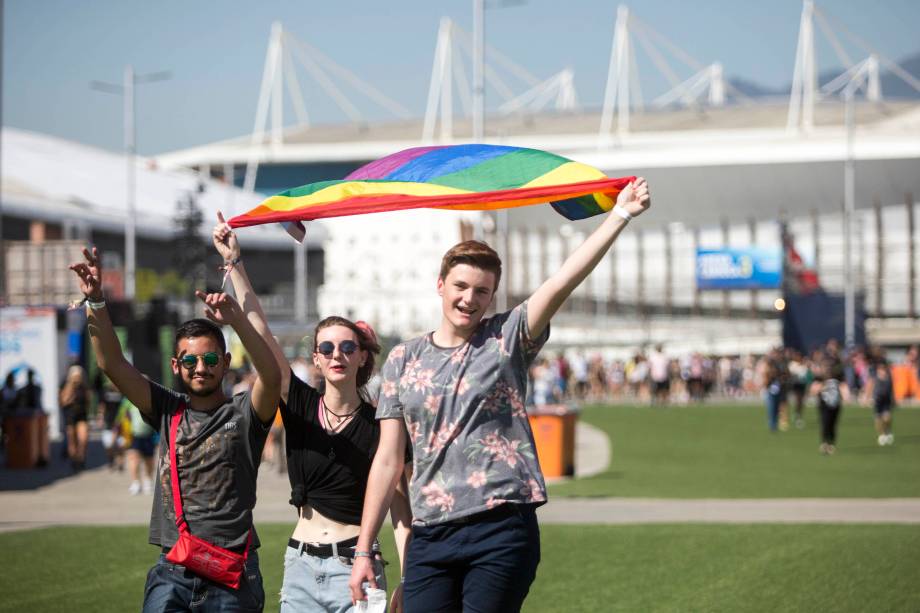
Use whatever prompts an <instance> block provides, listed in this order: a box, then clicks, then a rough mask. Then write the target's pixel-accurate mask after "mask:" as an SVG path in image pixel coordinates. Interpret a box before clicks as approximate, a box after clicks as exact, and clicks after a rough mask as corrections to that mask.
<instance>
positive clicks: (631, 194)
mask: <svg viewBox="0 0 920 613" xmlns="http://www.w3.org/2000/svg"><path fill="white" fill-rule="evenodd" d="M617 204H618V205H619V206H621V207H623V208H624V209H626V212H627V213H629V214H630V215H632V216H633V217H635V216H637V215H641V214H642V213H644V212H645V210H646V209H648V207H650V206H651V204H652V198H651V196H650V195H649V193H648V182H647V181H646V180H645V179H644V178H643V177H638V178H637V179H636V180H635V181H633V182H632V183H630V184H629V185H627V186H626V188H625V189H623V191H621V192H620V193H619V195H618V196H617Z"/></svg>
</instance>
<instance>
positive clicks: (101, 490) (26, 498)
mask: <svg viewBox="0 0 920 613" xmlns="http://www.w3.org/2000/svg"><path fill="white" fill-rule="evenodd" d="M577 437H578V445H577V453H576V466H577V475H578V476H588V475H590V474H595V473H597V472H600V471H602V470H604V468H606V467H607V465H608V464H609V461H610V457H611V450H610V447H609V442H608V439H607V437H606V436H605V435H604V434H603V432H600V431H597V430H595V429H593V428H591V427H590V426H587V425H585V424H579V428H578V431H577ZM100 454H101V449H100V448H98V446H97V447H94V449H93V453H92V454H91V458H90V459H91V462H90V465H95V466H96V468H92V469H89V470H85V471H83V472H81V473H79V474H77V475H72V476H71V475H69V471H68V469H67V468H66V467H64V466H63V464H62V461H61V460H57V461H56V462H53V463H52V464H53V465H52V466H51V467H49V468H46V469H37V470H34V471H10V470H7V469H0V531H5V530H21V529H28V528H35V527H42V526H51V525H74V524H80V525H117V524H127V525H137V524H144V525H145V524H147V523H148V521H149V519H150V506H151V497H150V496H149V495H139V496H130V495H129V494H128V485H129V483H130V480H129V478H128V477H127V475H126V474H125V473H119V472H113V471H110V470H109V469H107V468H105V467H103V466H100V463H101V456H100ZM289 498H290V487H289V485H288V479H287V474H286V473H280V472H279V471H278V469H277V467H276V466H273V465H271V464H267V463H265V464H263V465H262V468H261V469H260V471H259V485H258V504H257V505H256V510H255V517H256V521H257V522H291V524H292V525H293V523H294V521H295V520H296V514H295V511H294V508H293V507H291V506H290V505H289V504H288V499H289ZM538 513H539V517H540V520H541V522H544V523H564V524H570V523H571V524H586V523H590V524H647V523H687V522H690V523H899V524H920V498H884V499H862V498H843V499H840V498H805V499H762V500H760V499H758V500H746V499H745V500H737V499H731V500H708V499H707V500H683V499H652V498H592V499H584V498H562V497H554V498H552V499H551V500H550V502H549V503H548V504H547V505H545V506H543V507H541V508H540V510H539V512H538Z"/></svg>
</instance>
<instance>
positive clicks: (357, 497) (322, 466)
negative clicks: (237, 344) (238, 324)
mask: <svg viewBox="0 0 920 613" xmlns="http://www.w3.org/2000/svg"><path fill="white" fill-rule="evenodd" d="M213 239H214V245H215V247H216V249H217V251H218V253H220V255H221V256H222V257H223V259H224V261H225V263H226V269H227V274H228V276H229V278H230V279H231V281H232V283H233V287H234V290H235V292H236V295H237V296H238V297H239V300H240V303H241V305H242V306H243V310H244V311H245V313H246V314H247V317H249V319H250V321H251V322H252V324H253V327H255V328H256V329H257V330H259V332H260V333H261V334H262V336H263V338H264V339H265V340H266V342H267V343H268V344H269V346H270V347H271V349H272V351H273V352H274V354H275V358H276V360H277V361H278V364H279V366H281V369H282V385H281V390H282V391H281V416H282V419H283V421H284V428H285V432H286V443H285V446H286V451H285V453H286V455H287V465H288V476H289V478H290V482H291V499H290V502H291V504H292V505H293V506H294V507H295V508H296V509H297V517H298V519H297V525H296V526H295V528H294V532H293V534H292V535H291V538H290V540H289V541H288V547H287V549H286V551H285V558H284V579H283V581H282V587H281V611H282V612H293V611H347V610H350V609H351V607H352V601H351V595H350V592H349V587H348V580H349V577H350V575H351V566H352V564H353V561H354V556H355V545H356V544H357V541H358V534H359V531H360V524H361V515H362V512H363V506H364V494H365V490H366V488H367V479H368V473H369V471H370V467H371V463H372V461H373V458H374V454H375V453H376V450H377V441H378V440H379V436H380V427H379V425H378V423H377V421H376V419H375V408H374V406H373V405H372V404H371V403H370V402H369V398H368V397H367V396H366V395H364V394H363V393H362V392H363V389H362V388H363V386H364V385H365V384H366V383H367V382H368V380H369V379H370V377H371V375H372V373H373V370H374V358H375V356H376V355H377V354H378V353H379V352H380V346H379V345H378V343H377V338H376V335H375V334H374V331H373V329H371V327H370V326H369V325H367V324H365V323H364V322H352V321H349V320H348V319H345V318H343V317H327V318H325V319H323V320H322V321H320V322H319V324H317V326H316V329H315V331H314V334H313V347H312V356H311V359H312V360H313V364H314V365H315V366H316V368H317V371H318V372H319V373H321V375H322V377H323V383H324V392H323V393H322V394H321V393H320V392H319V391H317V389H316V388H315V387H314V386H312V385H311V384H310V382H306V381H303V380H301V379H300V378H298V377H297V376H296V375H295V374H294V373H293V371H292V370H291V368H290V365H289V364H288V362H287V359H286V358H285V357H284V354H283V353H282V350H281V347H280V346H279V345H278V343H277V341H275V340H274V338H273V337H272V335H271V332H270V331H269V328H268V324H267V323H266V319H265V316H264V314H263V312H262V309H261V306H260V304H259V300H258V297H257V296H256V295H255V292H254V291H253V289H252V285H251V283H250V281H249V278H248V276H247V274H246V270H245V266H244V264H243V261H242V259H241V256H240V248H239V243H238V241H237V239H236V235H235V234H234V233H233V232H232V231H231V230H230V227H229V226H228V225H227V224H226V223H225V222H224V219H223V216H221V215H220V214H218V223H217V225H216V226H215V228H214V232H213ZM391 515H392V517H393V525H394V530H395V533H396V546H397V551H398V553H399V556H400V559H401V560H402V559H403V557H404V555H403V554H404V551H405V548H406V544H407V542H408V538H409V533H410V522H411V515H410V513H409V504H408V500H407V499H406V498H405V497H401V496H396V497H394V501H393V505H392V509H391ZM371 562H372V565H373V568H374V573H375V580H376V581H377V585H378V586H380V588H381V589H386V582H385V575H384V572H383V564H384V562H383V559H382V556H381V555H380V553H379V546H377V545H376V543H375V546H374V547H373V549H372V552H371ZM393 598H394V600H395V601H398V600H399V599H400V598H401V589H400V588H397V589H396V590H395V591H394V594H393Z"/></svg>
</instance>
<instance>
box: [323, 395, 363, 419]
mask: <svg viewBox="0 0 920 613" xmlns="http://www.w3.org/2000/svg"><path fill="white" fill-rule="evenodd" d="M319 401H320V402H321V403H322V405H323V410H324V411H326V412H327V413H330V414H332V415H335V416H336V417H337V418H338V419H339V423H342V422H343V421H345V420H346V419H348V418H349V417H351V416H352V415H354V414H355V413H357V412H358V410H359V409H360V408H361V406H360V405H358V407H357V408H356V409H352V410H351V411H349V412H348V413H343V414H341V415H339V414H338V413H336V412H335V411H333V410H332V409H330V408H329V406H328V405H326V401H325V400H324V399H323V398H320V400H319Z"/></svg>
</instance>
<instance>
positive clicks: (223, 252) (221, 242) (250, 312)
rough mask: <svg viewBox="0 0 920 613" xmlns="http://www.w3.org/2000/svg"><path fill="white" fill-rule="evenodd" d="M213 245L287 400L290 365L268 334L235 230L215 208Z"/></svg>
mask: <svg viewBox="0 0 920 613" xmlns="http://www.w3.org/2000/svg"><path fill="white" fill-rule="evenodd" d="M212 239H213V240H214V248H215V249H217V252H218V253H219V254H220V256H221V257H222V258H223V259H224V266H225V267H229V269H230V282H231V283H233V292H234V293H235V294H236V299H237V301H239V304H240V306H241V307H242V309H243V312H244V313H245V314H246V318H247V319H248V320H249V323H250V324H252V327H253V328H255V329H256V332H258V333H259V336H261V337H262V339H263V340H264V341H265V342H266V343H267V344H268V347H269V349H270V350H271V352H272V355H273V356H274V358H275V362H276V363H277V364H278V368H279V369H280V370H281V398H282V400H284V401H285V402H287V397H288V387H289V386H290V382H291V381H290V380H291V367H290V364H288V361H287V358H286V357H284V352H283V351H282V350H281V346H280V345H279V344H278V341H276V340H275V337H274V336H272V333H271V330H270V329H269V327H268V319H267V318H266V317H265V312H264V311H262V304H261V303H260V302H259V297H258V296H257V295H256V293H255V291H254V290H253V289H252V283H251V282H250V281H249V275H247V274H246V267H245V265H244V264H243V260H242V256H241V255H240V243H239V241H237V239H236V234H235V233H234V232H233V230H231V229H230V225H229V224H228V223H227V222H226V221H224V215H223V213H221V212H220V211H217V225H215V226H214V232H213V233H212Z"/></svg>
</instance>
